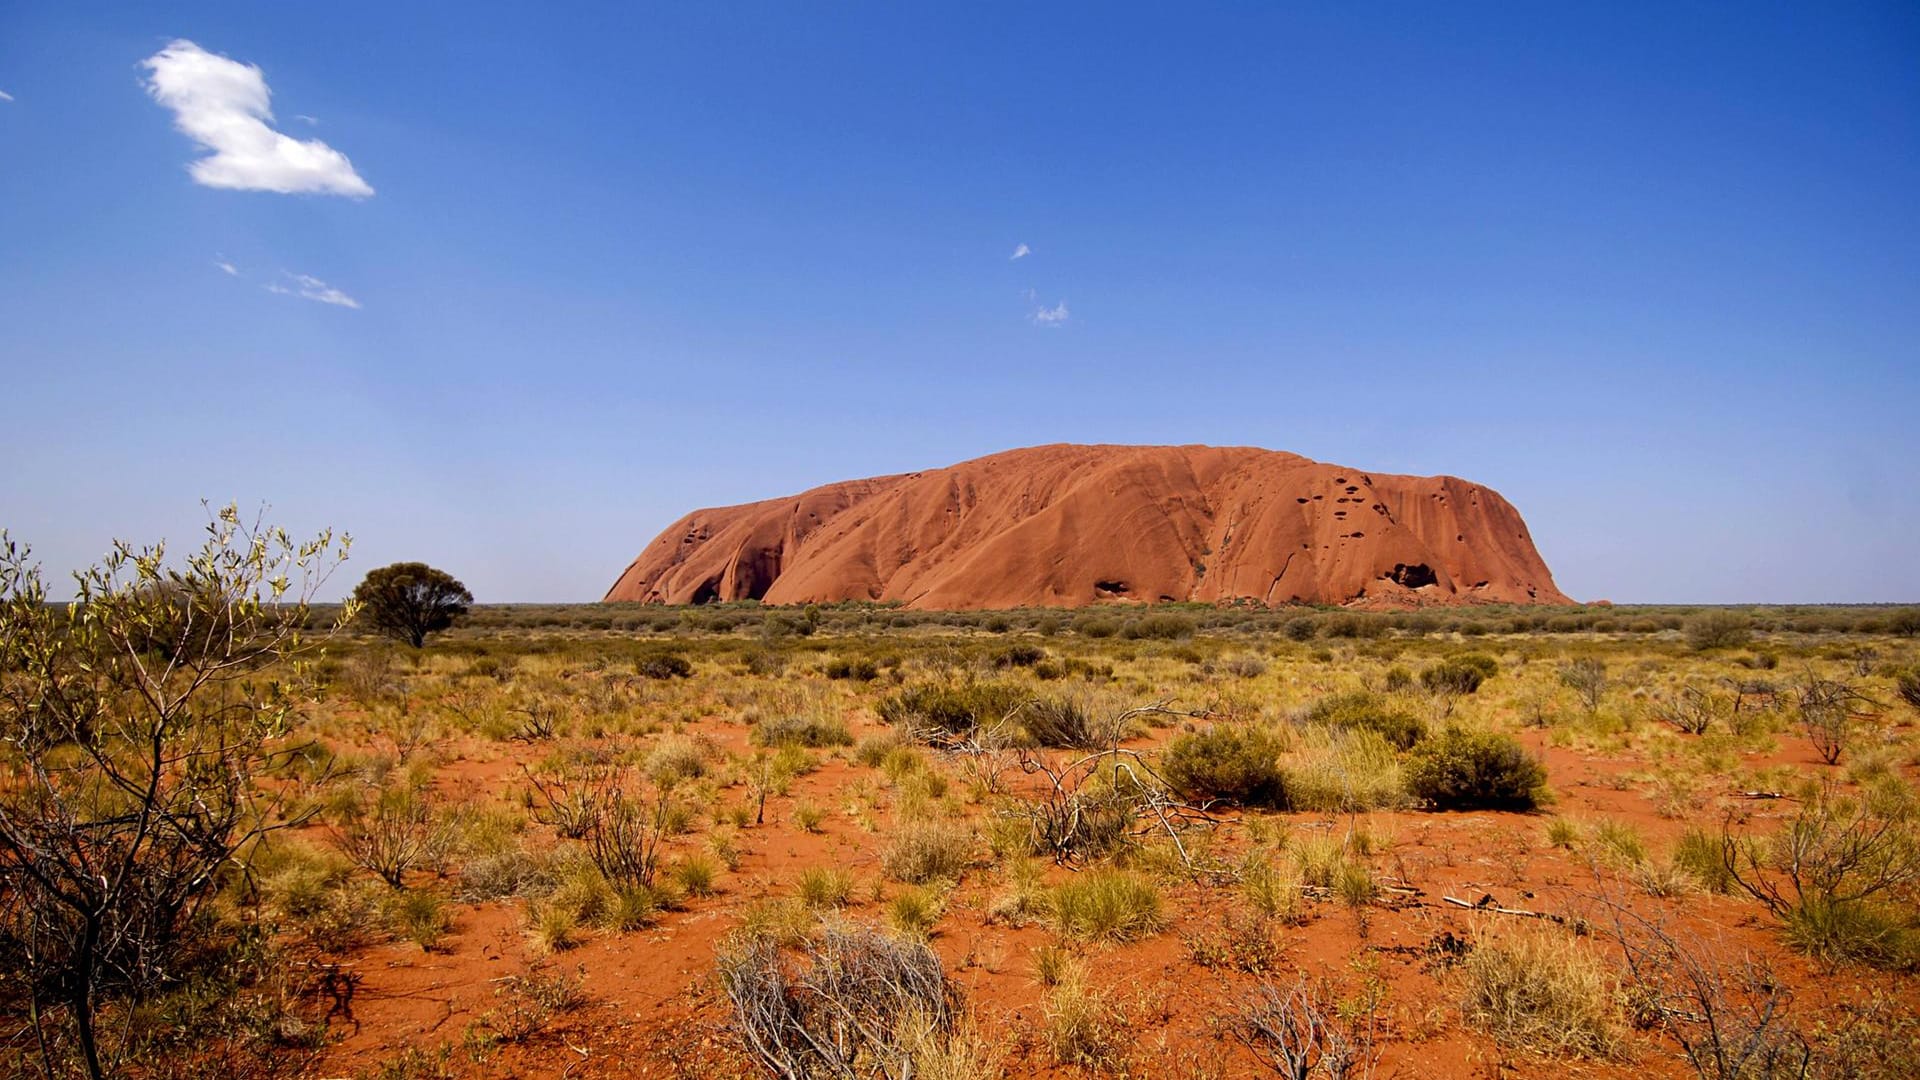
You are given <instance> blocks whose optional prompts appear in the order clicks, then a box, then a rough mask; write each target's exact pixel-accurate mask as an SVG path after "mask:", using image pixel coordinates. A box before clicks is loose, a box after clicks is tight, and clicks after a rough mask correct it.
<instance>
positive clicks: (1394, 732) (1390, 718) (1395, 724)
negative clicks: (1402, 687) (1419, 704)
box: [1306, 691, 1427, 750]
mask: <svg viewBox="0 0 1920 1080" xmlns="http://www.w3.org/2000/svg"><path fill="white" fill-rule="evenodd" d="M1306 720H1307V722H1308V723H1310V724H1323V725H1325V726H1327V727H1331V728H1340V729H1342V730H1346V731H1371V732H1374V733H1375V734H1378V735H1379V736H1380V737H1381V738H1383V739H1385V740H1387V742H1389V743H1391V744H1392V745H1393V747H1394V748H1395V749H1397V750H1406V749H1408V748H1410V747H1412V746H1413V744H1415V743H1417V742H1419V741H1420V740H1421V739H1424V738H1426V737H1427V725H1426V724H1424V723H1422V722H1421V720H1420V718H1419V717H1417V716H1414V715H1413V714H1412V713H1409V712H1406V711H1405V710H1402V709H1394V708H1389V707H1388V706H1387V705H1386V704H1385V703H1383V702H1382V701H1381V700H1380V699H1379V698H1376V697H1374V696H1373V695H1372V694H1369V693H1366V692H1364V691H1361V692H1356V693H1350V694H1334V695H1332V696H1331V697H1324V698H1321V699H1320V700H1319V701H1316V702H1314V703H1313V706H1312V707H1311V708H1309V709H1308V710H1307V715H1306Z"/></svg>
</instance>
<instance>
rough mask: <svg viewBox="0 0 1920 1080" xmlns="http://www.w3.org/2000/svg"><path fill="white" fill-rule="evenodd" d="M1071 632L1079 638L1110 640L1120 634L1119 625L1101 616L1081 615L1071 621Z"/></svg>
mask: <svg viewBox="0 0 1920 1080" xmlns="http://www.w3.org/2000/svg"><path fill="white" fill-rule="evenodd" d="M1073 632H1074V633H1076V634H1079V635H1080V636H1081V637H1089V638H1110V637H1112V636H1113V635H1115V634H1117V633H1119V632H1120V623H1119V622H1118V621H1117V620H1115V619H1110V618H1107V617H1105V616H1101V615H1082V616H1081V617H1079V618H1077V619H1075V620H1073Z"/></svg>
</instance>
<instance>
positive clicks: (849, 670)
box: [822, 656, 880, 682]
mask: <svg viewBox="0 0 1920 1080" xmlns="http://www.w3.org/2000/svg"><path fill="white" fill-rule="evenodd" d="M822 670H823V671H824V672H825V674H826V676H827V678H829V679H852V680H853V681H855V682H872V681H873V680H875V679H877V678H879V677H880V665H878V664H876V663H874V662H873V661H872V660H869V659H867V658H866V657H864V656H854V657H848V656H836V657H834V658H833V659H831V660H829V661H827V665H826V667H825V668H824V669H822Z"/></svg>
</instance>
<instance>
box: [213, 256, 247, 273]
mask: <svg viewBox="0 0 1920 1080" xmlns="http://www.w3.org/2000/svg"><path fill="white" fill-rule="evenodd" d="M213 265H215V266H217V267H219V268H220V269H222V270H224V271H226V273H227V276H228V277H239V276H240V269H239V268H238V267H236V266H234V265H233V264H232V263H230V262H228V261H227V260H225V259H215V260H213Z"/></svg>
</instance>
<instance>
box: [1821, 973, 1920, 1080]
mask: <svg viewBox="0 0 1920 1080" xmlns="http://www.w3.org/2000/svg"><path fill="white" fill-rule="evenodd" d="M1810 1041H1811V1042H1812V1043H1813V1044H1814V1045H1815V1046H1817V1047H1818V1048H1819V1049H1818V1051H1817V1054H1816V1057H1815V1065H1816V1070H1815V1075H1816V1076H1818V1077H1820V1078H1821V1080H1911V1078H1912V1077H1915V1076H1920V1014H1916V1013H1915V1012H1914V1010H1913V1008H1912V1007H1911V1005H1910V1004H1909V1003H1907V1002H1904V1001H1902V1000H1900V999H1899V998H1898V997H1897V996H1895V995H1893V994H1889V993H1881V992H1875V993H1873V994H1871V995H1870V996H1866V997H1864V999H1860V1000H1855V1001H1850V1002H1845V1003H1843V1004H1842V1005H1841V1006H1840V1009H1839V1011H1838V1014H1837V1015H1835V1016H1833V1017H1831V1018H1829V1019H1824V1020H1822V1021H1821V1022H1820V1023H1819V1024H1818V1025H1816V1026H1815V1028H1814V1032H1813V1036H1812V1038H1811V1040H1810Z"/></svg>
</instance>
